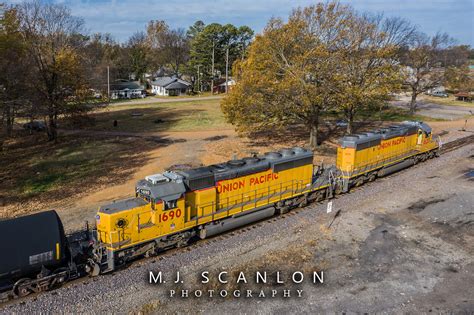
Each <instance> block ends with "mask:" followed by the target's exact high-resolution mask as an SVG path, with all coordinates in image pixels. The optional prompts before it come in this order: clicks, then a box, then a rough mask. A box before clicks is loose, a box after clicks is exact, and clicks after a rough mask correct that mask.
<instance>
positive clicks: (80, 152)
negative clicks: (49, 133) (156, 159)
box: [0, 134, 156, 204]
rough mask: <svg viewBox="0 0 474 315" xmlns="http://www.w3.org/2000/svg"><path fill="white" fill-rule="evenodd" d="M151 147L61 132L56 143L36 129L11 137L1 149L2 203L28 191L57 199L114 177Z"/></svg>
mask: <svg viewBox="0 0 474 315" xmlns="http://www.w3.org/2000/svg"><path fill="white" fill-rule="evenodd" d="M155 147H156V144H153V143H148V142H146V141H144V140H141V139H120V140H116V139H107V138H100V137H94V138H89V137H78V136H63V137H61V139H60V141H59V143H57V144H52V143H48V142H46V141H44V136H43V135H40V134H34V135H31V136H26V137H22V138H19V139H14V140H12V141H11V143H10V144H9V145H8V147H7V149H6V150H4V151H3V152H2V153H1V158H2V161H4V162H3V163H5V164H3V166H2V167H1V168H0V178H2V182H1V183H0V196H4V201H6V204H9V203H11V202H21V201H22V200H28V199H30V198H33V197H40V199H42V197H45V198H50V199H52V200H56V199H62V198H66V197H69V196H72V195H76V194H78V193H81V192H84V191H86V190H87V189H89V188H90V187H94V185H97V184H100V183H102V184H103V183H104V182H109V183H111V182H113V183H117V182H119V181H120V180H122V179H126V178H127V177H128V176H129V175H130V174H132V173H133V171H134V169H135V168H136V167H138V166H140V165H143V163H145V162H146V161H145V160H146V154H144V153H145V152H146V151H148V150H150V149H153V148H155ZM18 170H21V172H19V171H18Z"/></svg>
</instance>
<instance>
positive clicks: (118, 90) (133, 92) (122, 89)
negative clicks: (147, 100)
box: [110, 80, 146, 100]
mask: <svg viewBox="0 0 474 315" xmlns="http://www.w3.org/2000/svg"><path fill="white" fill-rule="evenodd" d="M145 96H146V92H145V87H144V86H143V85H141V84H140V82H138V81H127V80H117V81H115V82H113V83H112V84H110V98H111V99H113V100H115V99H119V98H144V97H145Z"/></svg>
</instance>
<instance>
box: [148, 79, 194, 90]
mask: <svg viewBox="0 0 474 315" xmlns="http://www.w3.org/2000/svg"><path fill="white" fill-rule="evenodd" d="M151 85H157V86H161V87H164V88H165V89H167V90H168V89H184V88H188V87H190V86H191V83H189V82H187V81H184V80H181V79H178V78H176V77H159V78H156V79H155V80H154V81H152V82H151Z"/></svg>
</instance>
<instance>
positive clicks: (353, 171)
mask: <svg viewBox="0 0 474 315" xmlns="http://www.w3.org/2000/svg"><path fill="white" fill-rule="evenodd" d="M432 137H433V136H432V132H431V128H430V127H429V126H428V125H427V124H425V123H423V122H413V121H410V122H404V123H401V124H398V125H394V126H391V127H389V128H383V129H380V130H376V131H373V132H368V133H360V134H354V135H348V136H345V137H343V138H342V139H341V140H340V141H339V145H338V148H337V158H336V165H331V166H326V167H324V166H314V165H313V152H312V151H310V150H307V149H304V148H291V149H284V150H281V151H279V152H268V153H266V154H264V155H260V156H252V157H247V158H243V159H240V160H231V161H228V162H225V163H220V164H215V165H210V166H206V167H199V168H195V169H190V170H182V171H167V172H164V173H163V174H154V175H150V176H147V177H146V178H145V179H143V180H140V181H139V182H138V183H137V184H136V187H135V196H134V197H132V198H128V199H125V200H119V201H115V202H112V203H110V204H107V205H103V206H101V207H100V208H99V210H98V212H97V215H96V217H95V219H96V228H95V229H94V230H92V231H90V232H86V235H87V236H86V237H80V238H79V239H75V240H73V239H70V238H68V239H67V241H64V237H63V234H64V232H61V231H62V225H60V224H59V223H60V221H59V223H58V224H57V227H58V228H55V230H58V231H59V232H58V233H59V234H58V235H59V236H58V237H59V238H60V239H62V240H63V241H61V243H59V244H60V245H59V246H60V248H61V253H63V254H64V255H66V256H65V257H63V256H61V257H60V259H59V260H57V261H55V260H54V258H55V257H58V256H55V255H58V254H57V253H58V251H57V250H56V251H55V248H56V247H57V243H55V241H54V240H56V238H54V239H53V238H51V239H50V240H47V239H46V238H45V240H44V242H45V244H44V246H45V248H51V250H48V251H46V250H45V251H44V252H42V250H43V249H40V248H42V247H41V246H42V245H35V244H37V243H35V242H33V241H32V242H31V243H29V246H26V245H25V242H28V240H31V239H33V238H35V237H37V236H38V237H39V238H42V237H43V236H41V235H42V234H41V233H40V234H37V236H35V234H36V233H26V232H25V229H27V228H28V227H29V226H31V225H28V224H23V225H21V228H19V229H15V228H14V226H15V222H16V221H15V220H18V219H12V220H6V221H3V222H0V223H1V224H2V226H4V227H5V231H10V232H8V233H9V234H15V232H16V233H23V234H24V236H23V238H22V240H19V239H18V238H13V241H12V242H10V243H8V245H6V243H7V242H3V243H0V244H1V245H0V247H1V248H0V250H1V251H2V252H4V253H5V252H8V251H9V250H8V248H16V249H19V248H26V250H25V251H24V252H22V255H23V256H22V258H21V259H22V260H18V263H15V260H14V259H13V258H12V260H5V259H3V258H2V261H1V263H0V265H1V268H0V270H1V272H2V274H0V278H1V277H2V276H3V278H2V279H3V280H4V281H7V282H8V283H9V284H10V287H11V286H12V285H13V286H14V284H17V286H16V289H15V288H14V291H15V290H16V292H14V294H16V295H18V292H20V293H22V294H25V293H29V292H36V291H38V290H42V289H48V288H50V287H51V284H52V283H53V284H56V282H57V281H58V280H56V282H51V283H50V282H47V283H46V284H43V286H41V285H40V284H39V282H38V281H39V280H38V279H40V280H41V279H43V278H44V276H43V274H42V272H43V271H45V272H44V274H45V275H51V274H54V271H55V270H63V271H67V278H71V277H75V276H77V275H80V274H82V273H84V272H86V273H89V274H92V275H96V274H99V273H107V272H111V271H114V270H116V269H117V268H118V267H119V266H121V265H124V264H125V263H127V262H128V261H131V260H133V259H135V258H138V257H141V256H150V255H154V254H157V253H159V252H160V251H163V250H166V249H168V248H171V247H182V246H186V245H187V244H188V243H189V242H190V241H191V240H192V239H193V238H201V239H204V238H207V237H212V236H214V235H216V234H219V233H223V232H226V231H228V230H231V229H234V228H237V227H240V226H243V225H246V224H249V223H252V222H255V221H259V220H262V219H264V218H268V217H271V216H273V215H275V214H282V213H286V212H288V211H289V210H291V209H292V208H295V207H304V206H305V205H307V204H308V203H311V202H313V201H320V200H323V199H325V198H331V197H333V196H334V195H335V194H340V193H344V192H347V191H349V190H350V189H351V187H354V186H360V185H362V184H363V183H365V182H367V181H373V180H375V179H376V178H377V177H382V176H386V175H388V174H391V173H393V172H396V171H398V170H401V169H404V168H407V167H409V166H412V165H414V164H416V163H418V162H420V161H424V160H426V159H428V158H432V157H435V156H437V153H438V149H439V144H438V143H437V142H436V141H434V140H433V138H432ZM33 216H35V215H33ZM29 217H31V216H29ZM25 218H28V217H25ZM25 220H26V219H25ZM58 220H59V219H58ZM24 222H26V221H24ZM59 226H61V228H59ZM0 227H1V226H0ZM19 227H20V226H19ZM21 229H23V232H21V231H22V230H21ZM1 230H2V228H0V231H1ZM61 233H62V234H61ZM5 246H7V247H8V248H6V247H5ZM55 246H56V247H55ZM46 252H48V253H50V252H51V253H52V254H48V255H46V254H44V255H43V253H46ZM12 253H13V252H12ZM37 255H40V256H37ZM25 257H30V260H29V261H28V260H27V259H26V260H25ZM31 257H43V258H44V259H45V260H41V259H43V258H41V259H40V260H39V261H38V260H35V259H33V261H32V260H31ZM50 258H52V261H50V260H51V259H50ZM53 262H54V263H53ZM30 265H31V266H30ZM30 267H32V269H30ZM15 268H16V269H18V268H19V269H21V270H22V272H20V273H17V274H16V275H15V273H14V272H13V271H15V270H16V269H15ZM59 268H62V269H59ZM44 269H45V270H44ZM23 271H24V272H23ZM40 271H41V272H40ZM24 276H36V280H35V281H31V279H29V280H28V278H24ZM24 279H27V280H24ZM22 281H23V282H22ZM61 282H63V281H61ZM18 283H19V284H25V283H26V284H28V285H24V286H22V287H21V288H20V289H18V288H19V286H18ZM6 287H8V286H6ZM14 287H15V286H14Z"/></svg>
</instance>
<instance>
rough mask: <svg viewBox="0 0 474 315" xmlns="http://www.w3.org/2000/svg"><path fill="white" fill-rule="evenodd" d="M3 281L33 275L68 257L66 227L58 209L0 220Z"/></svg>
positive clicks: (50, 268) (0, 281) (56, 265)
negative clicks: (58, 213)
mask: <svg viewBox="0 0 474 315" xmlns="http://www.w3.org/2000/svg"><path fill="white" fill-rule="evenodd" d="M0 239H1V242H0V253H1V258H0V283H2V284H3V285H8V283H9V282H10V283H11V282H12V281H13V282H14V281H16V280H18V279H20V278H25V277H28V278H34V277H35V276H36V274H38V273H39V272H40V271H41V270H42V268H43V266H44V267H45V268H47V269H49V270H53V269H56V268H57V267H59V266H61V265H63V264H64V263H65V261H66V260H67V258H68V247H67V240H66V236H65V234H64V228H63V225H62V223H61V220H60V218H59V216H58V215H57V213H56V211H54V210H51V211H45V212H40V213H36V214H33V215H28V216H24V217H19V218H14V219H9V220H4V221H0Z"/></svg>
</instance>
